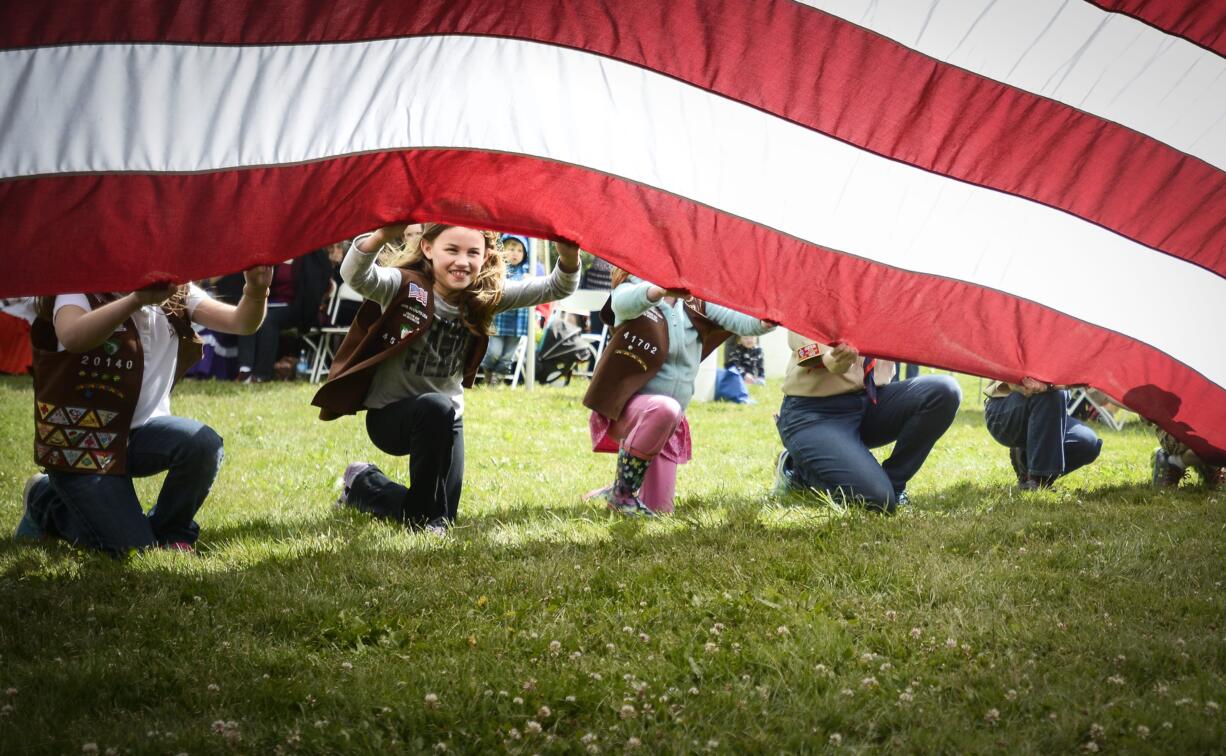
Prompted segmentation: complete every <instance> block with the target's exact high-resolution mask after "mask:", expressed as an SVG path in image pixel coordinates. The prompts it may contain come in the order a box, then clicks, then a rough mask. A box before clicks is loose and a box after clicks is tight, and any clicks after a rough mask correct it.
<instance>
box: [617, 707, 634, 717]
mask: <svg viewBox="0 0 1226 756" xmlns="http://www.w3.org/2000/svg"><path fill="white" fill-rule="evenodd" d="M618 716H620V717H621V718H622V719H634V718H635V717H637V716H638V712H637V711H635V710H634V707H633V706H631V705H630V704H624V705H623V706H622V708H621V711H619V712H618Z"/></svg>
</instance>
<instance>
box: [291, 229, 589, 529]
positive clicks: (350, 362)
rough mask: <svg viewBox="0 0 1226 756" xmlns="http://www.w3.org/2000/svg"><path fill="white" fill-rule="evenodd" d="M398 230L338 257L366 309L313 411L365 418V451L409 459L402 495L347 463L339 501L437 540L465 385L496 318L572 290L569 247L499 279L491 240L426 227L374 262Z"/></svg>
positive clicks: (451, 510) (456, 460)
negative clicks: (520, 276) (531, 271)
mask: <svg viewBox="0 0 1226 756" xmlns="http://www.w3.org/2000/svg"><path fill="white" fill-rule="evenodd" d="M404 229H405V227H404V226H403V225H393V226H385V227H383V228H381V229H379V230H378V231H375V232H373V233H371V234H366V235H363V236H359V237H357V238H356V239H354V241H353V244H352V246H350V248H349V252H348V254H346V255H345V260H344V262H342V263H341V277H342V278H344V279H345V282H346V283H347V284H349V285H350V286H351V287H353V289H354V290H355V291H357V292H358V293H359V294H361V295H362V296H363V297H365V298H366V300H367V301H366V302H364V303H363V304H362V307H361V309H360V310H359V311H358V314H357V316H356V317H355V319H354V321H353V325H352V326H351V327H350V330H349V333H348V335H347V336H346V337H345V341H344V343H343V344H341V348H340V349H339V350H338V352H337V355H336V359H335V361H334V362H333V364H332V370H331V372H330V373H329V376H328V382H327V383H326V384H324V386H323V387H321V388H320V390H319V392H318V393H316V395H315V398H314V400H313V401H312V403H313V404H315V405H316V406H318V407H320V408H321V409H320V413H319V414H320V418H322V419H324V420H332V419H334V418H336V417H340V416H341V415H352V414H356V413H357V412H359V411H361V410H366V431H367V433H368V434H369V436H370V440H371V441H372V442H373V443H374V444H375V446H376V447H378V448H379V449H380V450H381V451H383V452H385V453H387V454H391V455H394V456H405V455H408V457H409V480H410V485H409V486H408V487H405V486H403V485H401V484H399V483H396V482H395V481H392V480H390V479H389V478H388V477H387V476H386V475H384V474H383V472H382V471H381V470H379V468H378V467H376V466H375V465H373V464H370V463H367V462H355V463H352V464H350V465H349V466H348V468H346V470H345V474H344V477H343V480H344V486H345V490H344V493H343V494H342V496H341V503H343V504H346V505H348V506H352V507H355V508H357V509H359V510H361V511H364V512H369V513H371V514H373V515H375V516H376V517H382V518H387V519H393V520H397V521H400V522H403V523H405V524H408V525H411V526H414V527H427V528H429V529H430V530H433V531H438V532H441V531H443V530H445V529H446V528H447V526H448V525H449V524H451V523H453V522H454V521H455V518H456V511H457V509H458V507H459V503H460V493H461V488H462V485H463V480H464V422H463V415H464V388H465V387H466V386H471V385H472V382H473V378H474V377H475V376H476V372H477V368H478V367H479V366H480V364H481V358H482V356H483V355H484V354H485V348H486V345H487V343H488V341H489V334H490V331H491V327H490V324H491V322H492V321H493V318H494V315H495V314H497V313H499V312H502V311H504V310H509V309H512V308H515V307H531V306H534V305H538V304H543V303H545V302H552V301H554V300H556V299H561V298H562V297H565V296H567V295H568V294H570V293H572V292H573V291H574V290H575V288H576V287H577V286H578V284H579V248H578V247H577V246H576V245H574V244H570V243H568V242H559V243H558V248H559V252H560V254H559V259H558V265H557V267H555V268H554V270H553V273H552V274H551V275H550V276H548V277H547V278H533V279H525V280H522V281H510V282H508V281H506V276H505V269H504V265H503V261H502V256H501V255H500V254H499V250H498V249H497V246H498V244H497V242H498V235H497V234H496V233H494V232H493V231H480V230H477V229H471V228H464V227H462V226H448V225H444V224H441V223H427V224H425V227H424V229H423V230H422V233H421V236H420V239H419V240H417V241H416V243H415V244H413V245H412V246H410V247H408V248H407V249H405V250H404V252H403V253H402V254H401V255H400V256H399V257H398V259H397V260H395V261H394V262H393V263H392V264H389V265H379V264H376V262H375V258H376V256H377V255H378V253H379V251H380V250H381V249H382V248H383V246H384V245H385V244H389V245H391V244H395V243H396V242H397V241H398V240H400V239H401V237H402V235H403V233H404Z"/></svg>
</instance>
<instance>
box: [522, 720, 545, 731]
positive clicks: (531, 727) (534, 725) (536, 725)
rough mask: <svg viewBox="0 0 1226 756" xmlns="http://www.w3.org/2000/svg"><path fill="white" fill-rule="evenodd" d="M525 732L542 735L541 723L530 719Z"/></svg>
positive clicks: (525, 726)
mask: <svg viewBox="0 0 1226 756" xmlns="http://www.w3.org/2000/svg"><path fill="white" fill-rule="evenodd" d="M524 732H526V733H528V734H529V735H540V734H541V723H540V722H538V721H536V720H535V719H529V720H528V723H527V724H526V725H524Z"/></svg>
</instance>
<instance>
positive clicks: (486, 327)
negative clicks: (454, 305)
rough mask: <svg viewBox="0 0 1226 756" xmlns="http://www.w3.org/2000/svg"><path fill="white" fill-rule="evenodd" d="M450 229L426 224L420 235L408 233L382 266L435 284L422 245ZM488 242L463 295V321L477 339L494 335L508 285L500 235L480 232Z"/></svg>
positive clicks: (434, 224)
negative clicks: (406, 272) (495, 321)
mask: <svg viewBox="0 0 1226 756" xmlns="http://www.w3.org/2000/svg"><path fill="white" fill-rule="evenodd" d="M449 228H454V226H449V225H446V224H443V223H426V224H425V225H424V226H423V228H422V231H421V233H420V234H414V235H410V234H405V243H404V246H399V245H388V246H389V247H392V251H391V253H390V254H387V257H386V258H385V260H384V262H383V264H384V265H387V266H389V267H393V268H402V269H404V270H411V271H413V272H414V273H416V274H418V275H419V276H421V277H422V278H424V279H426V280H427V281H429V282H430V284H431V286H433V284H434V266H433V265H432V264H431V263H430V260H429V258H427V257H426V254H425V252H423V251H422V244H423V243H425V242H429V243H430V244H431V245H433V244H434V240H435V239H437V238H438V237H439V234H441V233H443V232H444V231H446V230H447V229H449ZM480 233H481V236H482V237H483V238H484V239H485V256H484V257H483V258H482V260H481V271H480V272H479V273H477V277H476V279H475V280H474V281H473V282H472V284H470V285H469V286H468V288H466V289H465V290H464V291H463V292H462V293H461V295H460V303H459V309H460V322H462V323H463V324H464V327H465V328H467V329H468V330H469V331H472V332H473V333H475V334H477V335H478V336H489V335H491V334H493V332H494V329H493V322H494V311H495V309H496V308H497V307H498V304H499V303H500V302H501V301H502V290H503V287H504V286H505V284H506V264H505V263H504V262H503V260H502V243H501V242H500V241H499V240H498V239H499V237H498V233H497V232H494V231H481V232H480Z"/></svg>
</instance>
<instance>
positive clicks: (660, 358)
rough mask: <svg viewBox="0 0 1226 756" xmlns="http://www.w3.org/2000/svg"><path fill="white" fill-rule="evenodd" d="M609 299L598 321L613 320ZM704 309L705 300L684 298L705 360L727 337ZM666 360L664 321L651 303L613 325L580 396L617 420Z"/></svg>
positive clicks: (666, 341)
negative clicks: (632, 315) (643, 311)
mask: <svg viewBox="0 0 1226 756" xmlns="http://www.w3.org/2000/svg"><path fill="white" fill-rule="evenodd" d="M612 302H613V300H612V298H610V299H609V300H608V301H606V302H605V304H604V307H603V308H601V310H600V319H601V320H603V321H604V322H605V323H607V324H610V325H612V323H613V305H612ZM706 309H707V305H706V302H703V301H702V300H701V299H693V298H691V299H688V300H686V303H685V314H686V315H688V316H689V318H690V323H691V324H692V325H693V326H694V329H695V330H696V331H698V338H699V340H700V341H701V342H702V358H703V359H704V360H705V359H706V358H707V356H708V355H710V354H711V352H713V351H715V350H716V349H717V348H719V345H720V344H722V343H723V342H724V340H725V339H727V338H728V337H729V336H730V335H732V334H731V332H729V331H725V330H724V329H723V328H722V327H721V326H719V325H718V324H717V323H715V321H713V320H711V319H710V318H708V317H707V316H706ZM667 359H668V322H667V321H666V320H665V318H664V313H662V312H660V309H659V308H658V307H652V308H651V309H649V310H647V312H645V313H643V314H642V315H640V316H638V317H637V318H635V319H633V320H627V321H626V322H625V323H622V324H621V325H619V326H617V328H615V329H613V335H612V336H610V337H609V343H608V345H607V346H605V348H604V352H603V353H602V354H601V355H600V362H599V363H597V364H596V370H595V372H594V373H593V374H592V382H591V383H590V384H589V385H588V388H587V393H586V394H584V395H583V406H585V407H587V408H588V409H591V410H595V411H596V412H599V413H600V414H602V415H604V416H605V417H607V418H609V419H610V420H616V419H618V418H619V417H621V414H622V408H624V407H625V406H626V402H628V401H630V397H632V396H634V395H635V394H637V393H638V392H639V391H640V390H642V388H643V387H644V386H646V385H647V383H648V382H649V381H650V380H651V379H652V378H653V377H655V375H656V373H658V372H660V368H661V367H663V366H664V361H665V360H667Z"/></svg>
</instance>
